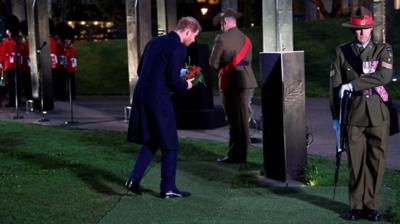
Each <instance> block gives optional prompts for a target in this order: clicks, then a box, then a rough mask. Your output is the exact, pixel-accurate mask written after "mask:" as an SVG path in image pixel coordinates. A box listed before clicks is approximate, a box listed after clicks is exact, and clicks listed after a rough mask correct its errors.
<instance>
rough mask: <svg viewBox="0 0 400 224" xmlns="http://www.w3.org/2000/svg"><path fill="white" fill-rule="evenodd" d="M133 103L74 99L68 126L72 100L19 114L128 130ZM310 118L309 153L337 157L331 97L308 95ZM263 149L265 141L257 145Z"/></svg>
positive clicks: (397, 154) (218, 137)
mask: <svg viewBox="0 0 400 224" xmlns="http://www.w3.org/2000/svg"><path fill="white" fill-rule="evenodd" d="M128 102H129V99H128V97H127V96H106V97H99V96H79V97H78V99H77V100H75V101H74V104H73V105H74V107H73V108H74V120H75V121H77V122H78V123H77V124H71V125H65V124H64V122H65V121H70V120H71V118H70V106H69V103H68V102H55V108H56V109H55V110H53V111H50V112H49V113H48V114H47V115H46V118H48V119H49V120H50V121H49V122H43V123H40V122H38V120H39V119H40V118H41V116H42V115H41V113H40V112H31V113H27V112H25V107H23V108H20V112H19V114H20V115H22V116H24V118H23V119H20V120H18V121H19V122H28V123H40V124H43V125H54V126H62V127H66V128H69V127H73V128H85V129H102V130H114V131H121V132H126V131H127V128H128V124H127V122H126V121H124V106H125V105H126V104H127V103H128ZM215 103H216V104H220V98H219V97H216V98H215ZM253 108H254V111H255V112H254V113H255V118H256V119H260V117H261V106H260V105H254V106H253ZM15 114H16V112H15V109H14V108H5V107H1V108H0V119H1V120H11V117H12V116H15ZM306 119H307V128H308V131H309V132H310V133H311V134H312V136H313V142H312V144H311V146H310V147H309V149H308V152H309V154H314V155H321V156H324V157H328V158H332V159H333V158H334V156H335V144H336V142H335V137H334V131H333V129H332V128H331V127H332V124H331V117H330V111H329V104H328V99H326V98H307V99H306ZM251 132H252V134H253V136H255V137H261V136H262V132H261V131H259V130H254V129H252V130H251ZM179 136H180V137H183V138H194V139H208V140H215V141H221V142H227V141H228V129H227V127H226V126H225V127H221V128H217V129H212V130H179ZM254 145H255V146H256V147H260V148H262V143H260V144H254ZM399 149H400V134H397V135H394V136H392V137H390V139H389V150H388V152H387V167H388V168H390V169H396V170H400V150H399Z"/></svg>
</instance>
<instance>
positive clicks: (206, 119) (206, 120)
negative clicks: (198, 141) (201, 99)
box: [175, 106, 226, 129]
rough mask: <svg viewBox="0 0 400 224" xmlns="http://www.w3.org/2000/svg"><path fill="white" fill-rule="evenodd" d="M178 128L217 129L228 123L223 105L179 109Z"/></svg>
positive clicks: (177, 114) (177, 113) (177, 112)
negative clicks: (196, 108)
mask: <svg viewBox="0 0 400 224" xmlns="http://www.w3.org/2000/svg"><path fill="white" fill-rule="evenodd" d="M175 114H176V122H177V125H178V129H215V128H219V127H222V126H224V125H226V120H225V113H224V110H223V108H222V107H220V106H215V107H214V108H212V109H202V110H177V111H175Z"/></svg>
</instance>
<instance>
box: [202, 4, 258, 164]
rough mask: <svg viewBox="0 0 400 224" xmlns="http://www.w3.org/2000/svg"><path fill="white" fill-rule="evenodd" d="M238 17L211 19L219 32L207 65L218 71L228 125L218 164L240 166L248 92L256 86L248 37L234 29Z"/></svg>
mask: <svg viewBox="0 0 400 224" xmlns="http://www.w3.org/2000/svg"><path fill="white" fill-rule="evenodd" d="M240 16H241V14H240V13H237V12H235V11H233V10H231V9H228V10H226V11H225V12H221V13H219V14H218V15H217V16H215V17H214V21H213V23H214V25H218V24H220V26H221V31H222V33H221V34H219V35H217V36H216V38H215V41H214V46H213V49H212V52H211V56H210V65H211V67H212V68H214V69H215V70H217V71H218V73H219V74H218V79H219V88H220V91H221V92H222V99H223V105H224V109H225V113H226V116H227V119H228V125H229V152H228V155H227V156H225V157H222V158H219V159H218V160H217V161H218V162H225V163H242V162H246V160H247V147H248V141H249V123H248V102H249V94H250V89H253V88H255V87H257V82H256V79H255V77H254V73H253V70H252V68H251V57H252V46H251V42H250V40H249V38H248V37H247V36H246V35H245V34H244V33H243V32H242V31H240V30H239V29H238V28H237V27H236V18H238V17H240Z"/></svg>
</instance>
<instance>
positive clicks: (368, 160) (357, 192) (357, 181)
mask: <svg viewBox="0 0 400 224" xmlns="http://www.w3.org/2000/svg"><path fill="white" fill-rule="evenodd" d="M388 134H389V126H388V122H387V121H384V122H383V123H382V125H380V126H375V127H359V126H350V127H349V134H348V140H349V142H348V143H349V147H348V150H347V156H348V165H349V197H350V208H351V209H365V208H368V209H378V207H379V193H380V191H381V186H382V180H383V174H384V172H385V152H386V148H387V141H388Z"/></svg>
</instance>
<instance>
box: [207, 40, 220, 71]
mask: <svg viewBox="0 0 400 224" xmlns="http://www.w3.org/2000/svg"><path fill="white" fill-rule="evenodd" d="M222 54H223V42H222V40H221V36H220V35H218V36H216V37H215V40H214V46H213V49H212V51H211V55H210V61H209V63H210V66H211V67H212V68H213V69H215V70H218V69H220V63H221V57H222Z"/></svg>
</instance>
